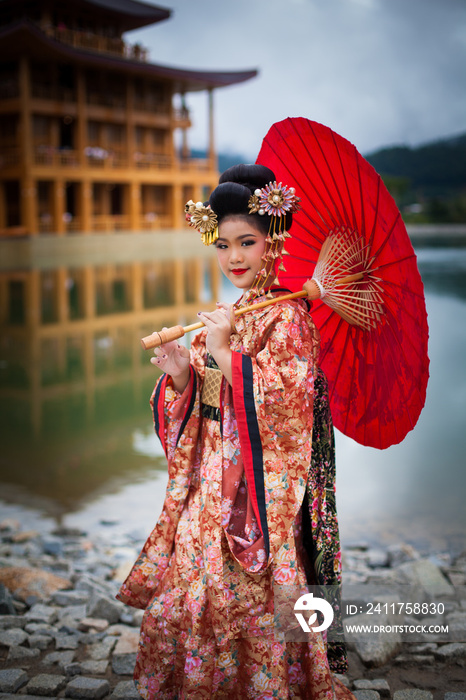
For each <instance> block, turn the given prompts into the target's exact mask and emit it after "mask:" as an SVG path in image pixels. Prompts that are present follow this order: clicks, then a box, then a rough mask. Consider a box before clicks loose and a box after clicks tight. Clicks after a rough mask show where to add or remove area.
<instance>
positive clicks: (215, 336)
mask: <svg viewBox="0 0 466 700" xmlns="http://www.w3.org/2000/svg"><path fill="white" fill-rule="evenodd" d="M217 307H218V308H217V309H216V310H215V311H211V312H210V313H209V312H206V311H200V312H199V313H198V316H199V318H200V319H201V321H202V322H203V323H204V325H205V327H206V328H207V338H206V348H207V350H208V351H209V352H210V354H211V355H212V357H213V358H214V359H215V361H216V363H217V364H218V366H219V367H220V369H221V370H222V372H223V374H224V376H225V377H226V380H227V381H228V382H229V384H231V381H232V380H231V350H230V335H231V314H232V305H231V304H225V303H223V302H218V304H217Z"/></svg>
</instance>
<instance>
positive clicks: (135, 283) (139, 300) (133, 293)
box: [130, 262, 144, 311]
mask: <svg viewBox="0 0 466 700" xmlns="http://www.w3.org/2000/svg"><path fill="white" fill-rule="evenodd" d="M130 304H131V311H142V310H143V308H144V280H143V274H142V264H141V263H140V262H135V263H132V264H131V277H130Z"/></svg>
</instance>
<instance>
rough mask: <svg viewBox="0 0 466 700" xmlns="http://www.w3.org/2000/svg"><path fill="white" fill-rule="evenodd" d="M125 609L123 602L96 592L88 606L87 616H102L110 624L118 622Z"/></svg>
mask: <svg viewBox="0 0 466 700" xmlns="http://www.w3.org/2000/svg"><path fill="white" fill-rule="evenodd" d="M123 610H124V608H123V604H122V603H119V602H118V601H116V600H111V599H110V598H108V597H106V596H103V595H100V594H98V593H94V595H93V596H92V597H91V599H90V601H89V603H88V604H87V608H86V615H87V617H100V618H102V619H103V620H108V622H109V623H110V624H113V623H115V622H118V620H119V619H120V615H121V613H122V611H123Z"/></svg>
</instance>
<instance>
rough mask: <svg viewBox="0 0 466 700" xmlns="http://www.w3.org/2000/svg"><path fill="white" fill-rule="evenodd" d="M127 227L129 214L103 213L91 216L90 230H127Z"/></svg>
mask: <svg viewBox="0 0 466 700" xmlns="http://www.w3.org/2000/svg"><path fill="white" fill-rule="evenodd" d="M129 227H130V226H129V216H125V215H119V216H110V215H107V214H105V215H97V216H93V217H91V230H92V231H127V230H129Z"/></svg>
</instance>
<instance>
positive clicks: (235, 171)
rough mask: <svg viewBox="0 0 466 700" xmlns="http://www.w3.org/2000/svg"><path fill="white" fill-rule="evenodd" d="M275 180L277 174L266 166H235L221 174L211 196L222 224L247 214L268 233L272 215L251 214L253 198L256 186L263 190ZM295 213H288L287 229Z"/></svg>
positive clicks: (260, 228) (211, 205) (252, 222)
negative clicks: (229, 218)
mask: <svg viewBox="0 0 466 700" xmlns="http://www.w3.org/2000/svg"><path fill="white" fill-rule="evenodd" d="M274 181H275V173H274V172H273V170H270V168H266V167H265V165H244V164H242V165H234V166H233V167H232V168H228V170H225V172H224V173H222V175H221V176H220V179H219V184H218V186H217V187H216V188H215V189H214V191H213V192H212V194H211V195H210V198H209V204H210V207H211V209H212V210H213V211H214V212H215V213H216V215H217V220H218V224H219V225H220V224H221V223H222V220H223V219H225V218H227V217H230V216H241V217H244V219H245V220H247V221H248V222H249V223H250V224H252V225H253V226H255V227H256V228H257V229H258V230H260V231H262V232H263V233H265V234H267V233H268V231H269V227H270V216H269V215H268V214H264V215H260V214H258V213H256V214H250V213H249V209H248V202H249V198H250V197H251V195H252V194H254V191H255V190H256V189H261V188H262V187H265V186H266V185H268V184H269V182H274ZM292 221H293V216H292V215H291V214H288V213H287V214H286V219H285V229H286V230H287V231H288V230H289V228H290V226H291V223H292Z"/></svg>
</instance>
